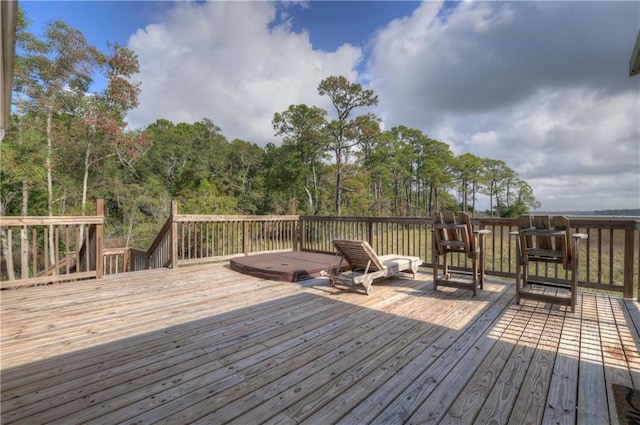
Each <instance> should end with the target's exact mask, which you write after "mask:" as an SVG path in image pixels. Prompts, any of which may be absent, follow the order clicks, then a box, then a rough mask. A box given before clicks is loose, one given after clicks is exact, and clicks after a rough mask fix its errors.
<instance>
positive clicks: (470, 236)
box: [432, 211, 491, 296]
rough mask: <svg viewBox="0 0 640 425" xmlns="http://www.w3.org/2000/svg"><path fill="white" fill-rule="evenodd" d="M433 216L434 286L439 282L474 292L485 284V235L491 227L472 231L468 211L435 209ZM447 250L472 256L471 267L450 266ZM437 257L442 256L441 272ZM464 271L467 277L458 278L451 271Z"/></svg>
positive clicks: (436, 287)
mask: <svg viewBox="0 0 640 425" xmlns="http://www.w3.org/2000/svg"><path fill="white" fill-rule="evenodd" d="M432 219H433V261H432V263H433V287H434V289H438V285H443V286H452V287H455V288H463V289H471V290H472V291H473V295H474V296H475V295H477V290H478V289H477V288H478V286H480V289H482V287H483V285H484V270H485V269H484V236H485V235H486V234H488V233H490V232H491V231H490V230H477V231H474V230H473V227H472V225H471V219H470V218H469V215H468V214H467V213H464V212H461V213H459V214H458V215H457V217H456V215H455V214H454V213H453V212H450V211H447V212H435V213H434V214H433V216H432ZM448 254H461V255H464V256H466V257H468V258H470V259H471V271H469V270H467V269H453V268H451V266H449V265H448V264H447V257H448V256H451V255H448ZM440 257H442V258H443V261H442V263H443V264H442V269H443V274H440V267H441V266H440ZM454 274H457V275H467V276H471V280H469V279H460V278H457V277H453V276H452V275H454Z"/></svg>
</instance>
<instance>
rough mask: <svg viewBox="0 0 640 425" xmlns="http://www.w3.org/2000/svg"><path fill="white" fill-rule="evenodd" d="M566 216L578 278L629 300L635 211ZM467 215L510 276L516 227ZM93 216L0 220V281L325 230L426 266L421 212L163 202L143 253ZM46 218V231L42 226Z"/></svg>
mask: <svg viewBox="0 0 640 425" xmlns="http://www.w3.org/2000/svg"><path fill="white" fill-rule="evenodd" d="M570 218H571V224H572V227H573V228H574V230H575V231H576V232H581V233H587V234H588V235H589V238H588V239H587V240H586V241H584V243H583V244H582V245H581V254H580V258H581V260H580V286H582V287H584V288H592V289H598V290H607V291H615V292H619V293H621V294H622V295H623V296H625V297H629V298H631V297H634V296H638V295H637V294H638V276H639V275H640V219H637V218H631V219H618V218H604V217H580V216H573V217H570ZM472 221H473V224H474V226H475V227H476V228H478V229H481V228H482V229H489V230H491V233H490V234H489V235H487V238H486V271H487V273H488V274H489V275H494V276H502V277H507V278H513V277H515V264H516V252H515V249H516V244H515V240H513V238H512V237H510V236H509V232H511V231H513V230H516V221H515V220H514V219H505V218H475V219H473V220H472ZM102 223H103V217H102V204H101V201H99V202H98V215H97V216H96V217H4V218H0V231H1V232H2V237H3V238H5V239H4V240H8V241H12V243H9V244H8V246H9V253H10V254H11V249H12V248H11V247H13V246H19V248H18V249H19V251H20V252H21V253H22V254H23V255H21V256H19V257H20V258H21V259H22V262H23V263H24V264H21V267H19V269H20V271H21V274H20V276H19V277H18V278H15V277H13V278H12V279H11V281H9V279H8V278H7V276H8V275H7V273H4V271H3V282H2V287H7V286H13V285H15V284H16V282H18V281H20V282H21V283H20V284H37V283H46V282H52V281H57V280H73V279H80V278H83V277H99V276H100V275H102V274H113V273H123V272H129V271H136V270H143V269H149V268H162V267H172V268H176V267H179V266H182V265H188V264H195V263H203V262H213V261H224V260H228V259H230V258H233V257H237V256H242V255H248V254H253V253H263V252H275V251H291V250H302V251H312V252H325V253H333V252H334V249H333V246H332V243H331V241H332V240H333V239H335V238H347V239H363V240H367V241H368V242H369V243H370V244H371V246H372V247H373V248H374V250H375V251H376V252H377V253H378V254H379V255H384V254H392V253H395V254H401V255H411V256H417V257H420V258H422V259H423V261H424V263H423V265H425V266H430V265H431V261H432V260H431V258H432V252H433V242H432V234H431V227H432V226H431V219H430V218H422V217H416V218H400V217H317V216H297V215H287V216H225V215H188V214H178V213H177V204H176V203H175V202H173V203H172V206H171V215H170V216H169V218H168V219H167V221H166V222H165V224H164V225H163V227H162V229H161V231H160V232H159V234H158V236H157V237H156V239H155V240H154V242H153V243H152V244H151V247H150V248H149V250H147V251H146V252H145V251H142V250H136V249H132V248H123V249H105V250H104V252H103V251H102V231H103V230H102ZM50 226H51V228H53V230H49V229H50ZM79 226H85V227H86V231H85V235H86V236H85V238H84V239H85V240H84V241H82V243H78V242H77V239H78V236H77V235H78V234H79V228H80V227H79ZM49 232H53V235H54V239H55V241H56V242H55V246H56V247H57V249H55V252H54V253H53V261H52V260H51V258H50V257H51V255H50V254H51V253H50V252H49V249H48V244H47V243H46V242H45V241H46V240H47V239H48V236H49V234H50V233H49ZM18 233H20V234H21V235H22V237H20V235H19V234H18ZM29 235H31V236H29ZM87 247H89V248H88V249H87ZM26 253H29V254H28V255H26ZM76 253H78V254H76ZM3 254H4V253H3ZM11 255H12V257H13V254H11ZM27 257H28V258H29V260H28V261H27V260H25V258H27ZM454 260H455V261H457V263H454V264H453V265H454V266H455V267H458V268H468V267H469V264H467V259H465V258H464V257H461V258H457V259H454ZM25 261H26V262H25ZM3 264H4V262H3ZM45 274H46V275H45ZM530 274H531V275H532V276H535V275H538V276H544V277H552V278H558V279H560V280H561V279H563V278H567V277H568V276H566V275H564V271H563V270H562V269H561V268H558V267H557V266H553V265H549V266H548V267H543V268H537V269H533V270H530Z"/></svg>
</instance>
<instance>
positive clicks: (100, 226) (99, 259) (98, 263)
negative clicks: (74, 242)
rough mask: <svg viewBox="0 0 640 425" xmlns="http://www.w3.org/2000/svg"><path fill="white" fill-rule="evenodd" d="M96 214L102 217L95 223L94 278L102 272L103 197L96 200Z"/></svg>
mask: <svg viewBox="0 0 640 425" xmlns="http://www.w3.org/2000/svg"><path fill="white" fill-rule="evenodd" d="M96 215H97V216H98V217H100V218H101V219H102V221H101V222H100V224H96V279H102V274H103V273H104V199H97V200H96ZM87 248H89V247H87Z"/></svg>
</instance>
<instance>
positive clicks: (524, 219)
mask: <svg viewBox="0 0 640 425" xmlns="http://www.w3.org/2000/svg"><path fill="white" fill-rule="evenodd" d="M527 229H529V230H532V229H535V230H543V231H544V230H549V231H552V230H562V231H564V234H563V235H559V236H555V235H554V236H549V235H544V234H538V235H535V236H532V235H531V234H527V233H526V232H524V231H526V230H527ZM518 230H519V232H520V245H521V250H522V259H523V261H524V264H525V265H526V264H527V263H528V262H529V261H545V262H553V263H561V264H562V266H563V267H564V268H565V269H566V270H571V254H572V253H571V244H570V243H569V241H570V240H571V225H570V222H569V219H568V218H567V217H564V216H554V217H553V220H551V218H550V217H549V216H548V215H523V216H520V217H519V218H518Z"/></svg>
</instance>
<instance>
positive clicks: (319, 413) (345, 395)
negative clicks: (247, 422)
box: [287, 291, 497, 423]
mask: <svg viewBox="0 0 640 425" xmlns="http://www.w3.org/2000/svg"><path fill="white" fill-rule="evenodd" d="M456 294H457V292H455V291H451V292H449V293H445V295H443V300H446V299H450V297H455V296H457V295H456ZM485 294H488V293H487V292H485V293H484V294H483V295H485ZM496 295H497V293H494V294H493V297H492V298H495V296H496ZM474 301H475V300H474ZM474 301H471V300H469V301H468V302H466V303H464V305H462V306H458V305H456V304H454V303H438V304H443V306H442V307H436V306H433V305H431V306H430V308H429V309H426V308H424V306H423V307H422V308H421V309H420V310H421V313H422V315H412V316H411V317H412V318H413V319H414V320H420V319H422V320H428V322H429V323H431V324H433V325H434V326H430V327H429V328H427V330H426V332H424V333H422V334H421V335H417V336H416V337H412V338H406V337H405V338H403V339H401V340H396V343H395V344H394V345H395V348H398V349H399V348H401V350H400V351H394V353H391V354H389V355H387V356H386V358H383V359H381V360H382V362H381V363H380V362H375V363H374V362H369V363H372V364H371V365H370V366H369V367H368V368H365V367H362V366H361V367H358V368H356V369H355V370H350V371H348V373H345V374H342V375H338V376H336V378H334V379H333V380H330V381H329V382H328V383H327V384H325V385H324V386H323V387H322V388H320V389H316V390H314V391H313V392H311V393H308V394H307V395H306V396H305V397H304V398H303V399H301V400H300V401H298V402H296V403H295V404H294V405H292V406H291V407H289V408H288V409H287V414H288V415H289V416H290V417H292V418H294V419H295V420H296V421H298V422H301V421H305V422H307V423H318V422H326V423H334V422H336V421H337V420H339V419H340V418H341V417H342V416H344V415H346V414H347V413H349V411H350V410H351V407H350V406H353V405H356V404H359V403H360V402H362V401H363V400H365V399H367V398H368V397H369V396H370V393H371V391H372V389H373V388H375V387H376V386H378V385H380V384H381V383H382V382H385V381H386V380H388V379H391V378H392V377H393V376H394V375H395V374H396V373H397V371H399V370H402V369H403V368H404V367H406V366H407V364H408V363H409V362H410V361H411V360H412V359H413V358H414V357H415V356H416V355H419V354H420V353H421V352H422V351H424V349H425V345H427V344H429V343H430V342H431V341H437V340H438V339H439V338H441V337H442V335H443V334H444V333H445V332H446V329H447V328H450V327H456V328H458V329H460V325H461V324H463V323H464V324H463V326H470V323H471V322H472V321H473V318H474V317H477V315H479V314H481V308H482V306H481V305H478V303H476V302H474ZM420 304H421V305H424V303H423V301H420ZM425 366H426V365H425Z"/></svg>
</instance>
